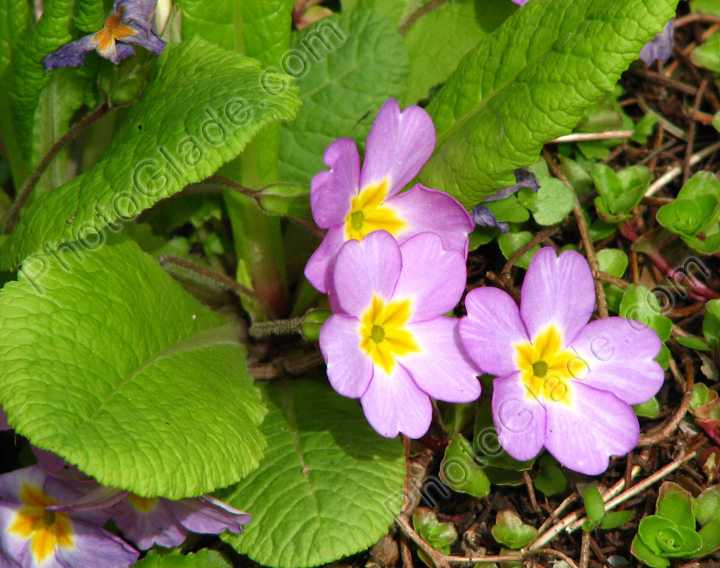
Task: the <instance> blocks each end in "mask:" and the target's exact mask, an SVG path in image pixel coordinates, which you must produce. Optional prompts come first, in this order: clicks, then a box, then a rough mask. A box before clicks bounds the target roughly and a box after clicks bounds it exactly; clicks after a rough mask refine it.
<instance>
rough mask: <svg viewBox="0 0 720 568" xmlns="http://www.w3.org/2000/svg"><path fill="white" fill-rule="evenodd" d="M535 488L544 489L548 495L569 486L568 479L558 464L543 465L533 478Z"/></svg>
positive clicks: (559, 491) (560, 491) (555, 493)
mask: <svg viewBox="0 0 720 568" xmlns="http://www.w3.org/2000/svg"><path fill="white" fill-rule="evenodd" d="M533 484H534V485H535V488H536V489H538V490H540V491H542V492H543V493H544V494H545V495H546V496H547V497H550V496H551V495H557V494H558V493H562V492H563V491H565V489H566V488H567V479H566V478H565V474H563V472H562V469H560V468H559V467H558V466H556V465H552V464H548V465H543V466H541V467H540V469H539V470H538V474H537V477H536V478H535V479H534V480H533Z"/></svg>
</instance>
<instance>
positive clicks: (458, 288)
mask: <svg viewBox="0 0 720 568" xmlns="http://www.w3.org/2000/svg"><path fill="white" fill-rule="evenodd" d="M400 252H401V253H402V272H401V273H400V279H399V280H398V283H397V287H396V288H395V294H394V298H395V299H396V300H399V299H403V298H410V299H411V300H412V307H413V314H412V317H411V319H410V321H411V322H416V321H425V320H429V319H432V318H436V317H438V316H441V315H443V314H446V313H447V312H449V311H450V310H452V309H453V308H454V307H455V306H456V305H457V303H458V302H459V301H460V299H461V298H462V295H463V292H464V291H465V282H466V280H467V268H466V267H465V259H464V258H463V256H462V255H461V254H460V253H459V252H455V251H445V250H443V243H442V241H441V240H440V237H439V236H438V235H436V234H435V233H420V234H419V235H415V236H414V237H412V238H411V239H410V240H408V241H405V242H404V243H403V244H402V245H401V246H400Z"/></svg>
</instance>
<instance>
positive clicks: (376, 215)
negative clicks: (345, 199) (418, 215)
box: [345, 180, 407, 241]
mask: <svg viewBox="0 0 720 568" xmlns="http://www.w3.org/2000/svg"><path fill="white" fill-rule="evenodd" d="M388 190H389V188H388V182H387V180H384V181H382V182H381V183H378V184H375V185H368V186H365V187H364V188H363V189H362V190H361V191H360V192H359V193H357V194H356V195H355V196H354V197H353V198H352V200H351V202H350V213H348V215H347V217H345V236H346V237H347V238H348V239H355V240H356V241H362V240H363V239H364V238H365V237H366V236H367V235H368V234H369V233H372V232H373V231H379V230H384V231H387V232H388V233H390V234H391V235H396V234H397V233H399V232H400V231H401V230H402V229H404V228H405V227H406V226H407V223H406V222H405V221H403V220H402V219H401V218H400V216H399V215H398V214H397V212H396V211H395V210H393V209H392V208H390V207H388V206H387V205H385V198H386V197H387V194H388Z"/></svg>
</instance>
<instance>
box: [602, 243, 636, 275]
mask: <svg viewBox="0 0 720 568" xmlns="http://www.w3.org/2000/svg"><path fill="white" fill-rule="evenodd" d="M597 259H598V263H599V264H600V270H602V271H603V272H607V273H608V274H612V275H613V276H616V277H617V278H622V277H623V276H624V275H625V271H626V270H627V267H628V264H630V259H629V258H628V255H627V254H625V252H623V251H621V250H620V249H613V248H606V249H602V250H600V251H598V253H597Z"/></svg>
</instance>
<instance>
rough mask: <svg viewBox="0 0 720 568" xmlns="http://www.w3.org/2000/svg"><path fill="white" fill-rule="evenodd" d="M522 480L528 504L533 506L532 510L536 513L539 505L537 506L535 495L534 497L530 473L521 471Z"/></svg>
mask: <svg viewBox="0 0 720 568" xmlns="http://www.w3.org/2000/svg"><path fill="white" fill-rule="evenodd" d="M522 476H523V481H524V482H525V488H526V489H527V492H528V497H529V498H530V505H531V506H532V508H533V511H535V512H536V513H538V512H540V507H538V502H537V497H535V487H533V482H532V479H530V474H529V473H528V472H527V470H526V471H523V472H522Z"/></svg>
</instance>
